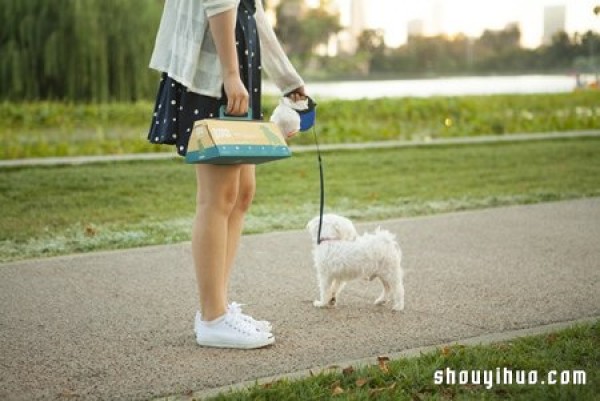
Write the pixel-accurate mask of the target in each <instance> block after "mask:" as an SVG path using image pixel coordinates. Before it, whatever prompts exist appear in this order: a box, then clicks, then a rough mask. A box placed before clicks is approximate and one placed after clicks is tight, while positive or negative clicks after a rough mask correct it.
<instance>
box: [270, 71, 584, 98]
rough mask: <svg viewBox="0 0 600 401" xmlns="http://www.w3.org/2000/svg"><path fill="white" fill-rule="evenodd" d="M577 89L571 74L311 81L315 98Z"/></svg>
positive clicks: (551, 91)
mask: <svg viewBox="0 0 600 401" xmlns="http://www.w3.org/2000/svg"><path fill="white" fill-rule="evenodd" d="M574 87H575V78H574V77H573V76H568V75H518V76H485V77H484V76H481V77H449V78H435V79H402V80H400V79H399V80H388V81H339V82H314V83H311V82H308V83H307V89H308V91H309V94H310V95H311V96H312V97H314V98H339V99H361V98H368V99H373V98H380V97H428V96H460V95H493V94H527V93H561V92H562V93H564V92H570V91H572V90H573V89H574ZM263 89H264V92H265V93H266V94H272V95H278V94H279V92H278V90H277V88H276V87H275V85H273V84H272V83H271V82H269V81H267V82H265V83H264V87H263Z"/></svg>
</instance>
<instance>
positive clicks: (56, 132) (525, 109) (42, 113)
mask: <svg viewBox="0 0 600 401" xmlns="http://www.w3.org/2000/svg"><path fill="white" fill-rule="evenodd" d="M317 101H318V103H319V105H318V107H317V115H318V119H317V121H318V125H319V133H320V135H321V141H322V142H323V143H347V142H370V141H378V140H395V139H400V140H418V141H423V140H427V139H430V138H446V137H459V136H477V135H490V134H496V135H497V134H511V133H522V132H551V131H570V130H590V129H597V128H598V127H600V107H598V105H599V104H600V93H598V92H594V91H589V92H572V93H558V94H533V95H493V96H452V97H443V96H433V97H428V98H382V99H361V100H319V99H317ZM276 104H277V99H275V98H273V97H268V96H265V98H264V102H263V109H264V111H265V117H266V118H268V117H269V113H270V112H272V111H273V109H274V108H275V106H276ZM153 107H154V106H153V104H152V103H151V102H149V101H146V102H137V103H106V104H84V103H76V104H74V103H60V102H34V103H10V102H2V103H0V121H2V125H1V126H0V141H1V142H2V147H0V159H19V158H24V157H49V156H78V155H100V154H121V153H143V152H159V151H165V150H167V148H165V147H160V146H156V145H152V144H150V143H148V142H147V140H146V135H147V132H148V131H147V130H148V127H149V124H150V118H151V115H152V109H153ZM294 143H296V144H310V143H311V138H310V135H306V136H299V137H298V138H296V139H295V140H294Z"/></svg>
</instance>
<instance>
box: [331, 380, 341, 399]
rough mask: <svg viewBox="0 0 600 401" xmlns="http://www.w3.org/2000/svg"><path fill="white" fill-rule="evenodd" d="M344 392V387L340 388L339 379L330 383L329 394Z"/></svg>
mask: <svg viewBox="0 0 600 401" xmlns="http://www.w3.org/2000/svg"><path fill="white" fill-rule="evenodd" d="M343 393H344V389H343V388H342V386H341V385H340V381H339V380H338V381H336V382H334V383H333V384H332V385H331V394H333V395H339V394H343Z"/></svg>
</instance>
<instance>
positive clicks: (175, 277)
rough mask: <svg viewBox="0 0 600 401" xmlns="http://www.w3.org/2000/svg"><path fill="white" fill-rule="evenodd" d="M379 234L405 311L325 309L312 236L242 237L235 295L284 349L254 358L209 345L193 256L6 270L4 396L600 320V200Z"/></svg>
mask: <svg viewBox="0 0 600 401" xmlns="http://www.w3.org/2000/svg"><path fill="white" fill-rule="evenodd" d="M380 224H381V226H383V227H385V228H387V229H389V230H391V231H393V232H395V233H396V234H397V235H398V238H399V240H400V242H401V246H402V248H403V251H404V254H405V258H404V263H403V264H404V267H405V268H406V270H407V274H406V282H405V285H406V294H407V298H406V310H405V311H404V312H401V313H393V312H391V311H390V310H389V309H387V308H385V307H376V306H373V305H372V304H371V303H372V301H373V300H374V299H375V298H376V296H377V295H378V293H379V287H378V285H377V284H376V283H375V282H362V281H360V282H353V283H351V284H349V285H348V286H347V287H346V289H345V291H344V292H343V293H342V296H341V299H340V300H339V306H338V307H337V308H336V309H329V310H318V309H315V308H314V307H313V306H312V300H313V299H314V298H315V297H316V294H317V290H316V280H315V276H314V271H313V268H312V262H311V254H310V249H311V243H310V240H309V237H308V234H307V233H306V232H302V231H294V232H282V233H271V234H264V235H253V236H246V237H244V238H243V241H242V245H241V249H240V255H239V258H238V259H239V262H238V264H237V267H236V270H235V272H234V277H233V283H232V289H231V293H232V298H233V300H235V301H238V302H244V303H246V304H247V306H246V307H245V310H246V311H247V312H249V313H250V314H252V315H254V316H256V317H258V318H265V319H269V320H271V321H272V322H273V325H274V332H275V335H276V338H277V342H276V344H275V345H274V346H273V347H271V348H267V349H263V350H256V351H236V350H214V349H205V348H200V347H198V346H197V345H196V344H195V341H194V337H193V333H192V321H193V315H194V311H195V305H196V299H197V298H196V287H195V283H194V273H193V270H192V267H191V263H192V261H191V255H190V249H189V244H178V245H170V246H158V247H147V248H140V249H132V250H124V251H114V252H100V253H92V254H85V255H78V256H69V257H58V258H50V259H43V260H31V261H24V262H17V263H8V264H4V265H0V349H1V353H0V399H2V400H28V401H29V400H52V399H59V400H61V399H77V400H144V399H152V398H155V397H159V396H163V395H169V394H182V393H186V392H190V391H203V390H207V389H211V388H216V387H221V386H226V385H230V384H234V383H239V382H242V381H246V380H254V379H256V378H261V377H266V376H272V375H278V374H282V373H287V372H296V371H302V370H305V369H309V368H313V367H318V366H328V365H331V364H335V363H336V362H341V361H349V360H357V359H360V358H365V357H374V356H377V355H389V354H394V353H396V352H399V351H402V350H406V349H412V348H417V347H422V346H427V345H433V344H440V343H446V342H452V341H460V340H461V339H465V338H472V337H477V336H483V335H490V334H498V333H500V334H501V333H506V332H512V331H513V330H517V329H523V328H532V327H538V326H541V325H546V324H551V323H556V322H565V321H574V320H578V319H583V318H590V317H592V318H593V317H600V245H599V244H600V198H593V199H584V200H576V201H568V202H557V203H547V204H540V205H534V206H517V207H506V208H497V209H488V210H481V211H472V212H463V213H453V214H445V215H438V216H433V217H422V218H413V219H400V220H390V221H383V222H381V223H380ZM375 226H376V224H361V225H358V229H359V231H361V232H362V231H365V230H371V229H373V228H374V227H375Z"/></svg>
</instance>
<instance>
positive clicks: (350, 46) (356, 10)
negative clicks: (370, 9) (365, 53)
mask: <svg viewBox="0 0 600 401" xmlns="http://www.w3.org/2000/svg"><path fill="white" fill-rule="evenodd" d="M365 29H367V22H366V8H365V0H352V1H351V3H350V21H349V25H348V26H347V27H346V28H344V29H343V30H342V31H341V32H339V33H338V35H337V50H338V51H340V52H342V53H349V54H353V53H355V52H356V48H357V47H358V38H359V37H360V35H361V34H362V33H363V31H364V30H365Z"/></svg>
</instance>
